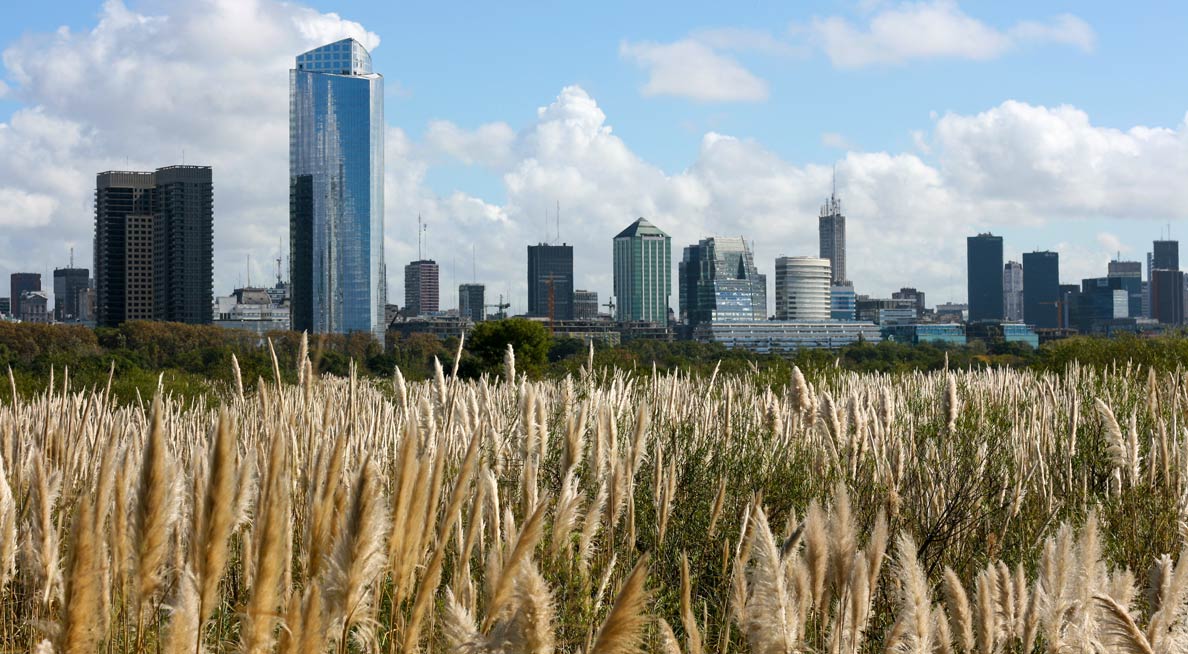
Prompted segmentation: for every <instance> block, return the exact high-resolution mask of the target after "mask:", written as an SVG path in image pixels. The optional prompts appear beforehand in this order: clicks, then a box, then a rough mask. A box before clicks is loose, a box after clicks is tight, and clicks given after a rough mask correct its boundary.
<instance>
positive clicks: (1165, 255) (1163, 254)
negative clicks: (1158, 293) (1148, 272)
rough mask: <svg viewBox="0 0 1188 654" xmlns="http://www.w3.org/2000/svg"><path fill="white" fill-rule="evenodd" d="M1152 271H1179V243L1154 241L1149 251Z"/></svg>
mask: <svg viewBox="0 0 1188 654" xmlns="http://www.w3.org/2000/svg"><path fill="white" fill-rule="evenodd" d="M1151 265H1152V270H1179V269H1180V242H1179V241H1155V244H1154V248H1152V251H1151Z"/></svg>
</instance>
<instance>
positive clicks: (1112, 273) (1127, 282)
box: [1107, 260, 1146, 318]
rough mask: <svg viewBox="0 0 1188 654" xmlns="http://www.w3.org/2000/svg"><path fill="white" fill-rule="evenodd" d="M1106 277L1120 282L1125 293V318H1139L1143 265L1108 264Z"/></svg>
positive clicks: (1141, 303) (1112, 262)
mask: <svg viewBox="0 0 1188 654" xmlns="http://www.w3.org/2000/svg"><path fill="white" fill-rule="evenodd" d="M1107 276H1108V277H1111V278H1118V279H1121V280H1122V285H1123V287H1124V288H1125V289H1126V293H1127V307H1128V308H1127V314H1128V315H1127V317H1128V318H1141V317H1143V316H1144V315H1146V313H1145V312H1144V310H1143V304H1144V302H1143V296H1144V290H1143V264H1142V262H1140V261H1118V260H1114V261H1111V262H1110V263H1109V268H1108V272H1107Z"/></svg>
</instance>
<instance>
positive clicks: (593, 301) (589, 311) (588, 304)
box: [573, 288, 598, 320]
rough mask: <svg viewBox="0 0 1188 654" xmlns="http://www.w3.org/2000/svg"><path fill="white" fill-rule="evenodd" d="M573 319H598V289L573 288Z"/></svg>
mask: <svg viewBox="0 0 1188 654" xmlns="http://www.w3.org/2000/svg"><path fill="white" fill-rule="evenodd" d="M573 319H574V320H597V319H598V291H585V290H582V289H580V288H579V289H575V290H574V292H573Z"/></svg>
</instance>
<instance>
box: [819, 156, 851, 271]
mask: <svg viewBox="0 0 1188 654" xmlns="http://www.w3.org/2000/svg"><path fill="white" fill-rule="evenodd" d="M817 235H818V237H819V240H820V246H821V248H820V255H821V258H822V259H828V260H829V266H830V274H831V275H832V281H833V283H834V284H838V285H842V284H845V282H846V217H845V215H844V214H842V207H841V198H839V197H837V182H836V180H834V188H833V194H832V195H830V196H829V200H827V201H826V202H825V204H823V205H821V215H820V217H819V218H818V219H817Z"/></svg>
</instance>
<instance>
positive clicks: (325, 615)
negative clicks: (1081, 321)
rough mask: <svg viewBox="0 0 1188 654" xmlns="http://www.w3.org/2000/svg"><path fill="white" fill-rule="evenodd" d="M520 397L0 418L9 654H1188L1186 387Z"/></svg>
mask: <svg viewBox="0 0 1188 654" xmlns="http://www.w3.org/2000/svg"><path fill="white" fill-rule="evenodd" d="M304 354H305V350H304V349H303V351H302V356H300V357H298V360H299V361H303V362H305V361H307V358H306V357H305V356H304ZM446 365H447V366H449V364H448V363H447V364H446ZM506 368H507V370H506V372H505V374H504V375H503V376H502V377H501V378H495V379H491V378H483V379H481V380H479V381H462V380H460V379H456V378H455V377H453V376H452V375H450V374H448V372H449V371H448V370H446V371H442V370H440V369H439V371H438V374H437V376H436V379H434V380H431V381H428V382H423V383H407V382H405V381H404V379H403V378H402V377H401V376H400V375H399V373H397V374H396V375H395V376H394V377H393V378H392V379H390V380H387V381H384V382H381V383H377V382H374V381H363V380H361V379H358V378H355V377H353V376H352V377H350V378H336V377H329V376H315V375H314V373H313V371H312V370H311V366H309V365H308V363H306V364H303V365H302V366H300V370H299V371H298V372H299V374H298V383H297V384H281V383H279V380H280V379H282V378H283V377H285V376H286V375H282V374H281V371H280V370H279V367H277V368H276V369H274V377H275V380H274V381H265V382H263V383H260V384H258V385H257V388H259V389H260V390H259V391H258V392H256V393H253V394H250V395H245V394H244V392H243V390H242V388H243V384H242V381H241V382H239V383H238V384H235V385H232V387H230V388H228V389H226V390H225V392H223V393H222V394H221V395H220V397H219V398H218V402H217V405H218V406H219V408H218V409H211V408H207V407H209V406H213V405H214V404H215V403H214V402H212V403H210V404H205V405H204V404H203V403H202V402H197V403H195V402H192V401H189V402H186V403H184V404H183V403H180V402H176V401H174V400H173V399H171V398H170V397H168V396H166V395H161V394H159V395H158V396H157V397H156V398H148V397H145V398H143V401H141V402H139V403H134V404H131V405H124V406H119V405H117V404H116V403H115V402H114V401H112V400H111V399H110V398H109V397H108V395H107V393H106V392H105V389H104V388H101V387H99V388H87V389H75V388H71V387H70V382H69V378H68V372H63V371H59V373H58V378H57V379H56V381H54V382H53V383H52V385H51V386H50V388H47V389H46V391H45V392H44V393H42V394H40V395H39V396H37V397H35V398H32V399H27V398H26V399H16V400H15V402H8V403H6V404H5V405H3V406H0V456H2V457H3V460H2V464H0V473H3V477H2V479H0V601H2V610H0V642H3V643H4V650H5V651H34V650H37V651H58V652H100V651H103V652H158V651H161V652H179V653H180V652H231V651H245V652H272V651H280V652H326V651H337V652H348V651H351V652H354V651H376V652H392V653H395V652H406V653H407V652H415V651H435V652H458V653H463V652H465V653H487V652H490V653H495V652H506V653H509V654H510V653H514V652H530V653H535V654H548V653H551V652H575V653H576V652H598V653H626V652H635V651H647V652H665V653H674V654H675V653H677V652H683V653H685V654H702V653H703V652H748V651H749V652H754V653H755V654H785V653H790V652H831V653H844V652H882V651H894V652H921V653H923V652H928V653H931V652H979V653H986V654H989V653H991V652H1159V653H1162V652H1183V651H1188V649H1186V648H1188V622H1186V621H1185V618H1186V615H1188V565H1186V564H1185V562H1186V561H1188V559H1185V558H1184V557H1183V556H1182V555H1181V554H1180V552H1181V548H1182V547H1183V544H1184V542H1185V541H1184V538H1183V532H1184V531H1185V528H1186V525H1185V520H1186V519H1188V436H1186V433H1185V428H1186V426H1188V425H1186V424H1185V418H1186V416H1188V413H1186V408H1188V388H1186V387H1185V384H1184V383H1183V379H1184V375H1183V371H1176V372H1167V373H1156V372H1155V371H1151V370H1148V369H1145V368H1137V367H1125V366H1117V367H1113V368H1107V369H1091V368H1088V367H1079V366H1076V365H1073V366H1070V367H1069V368H1068V369H1067V370H1066V371H1065V372H1063V373H1061V374H1046V373H1045V374H1041V373H1033V372H1022V371H1012V370H995V369H987V370H977V371H962V370H946V371H941V372H936V373H928V374H924V373H916V374H903V375H895V376H885V375H876V374H859V373H849V372H844V371H841V370H826V371H824V372H822V373H819V374H818V375H814V376H812V377H811V378H809V379H805V378H804V377H803V376H801V375H800V373H799V371H794V372H793V374H792V375H791V376H790V377H789V378H788V379H785V380H782V381H781V382H780V383H779V384H778V385H776V386H772V387H766V386H764V387H761V386H759V385H757V384H756V383H755V382H754V381H753V379H754V378H755V376H754V375H740V376H727V375H718V374H714V375H713V376H711V377H708V378H707V377H703V376H686V375H682V374H680V373H675V374H666V375H656V374H649V373H647V372H641V373H635V374H630V373H626V372H616V373H610V372H606V371H600V370H598V369H591V368H592V366H587V368H586V369H584V370H583V371H582V372H581V373H580V374H579V375H577V376H573V377H570V378H567V379H564V380H562V381H559V382H556V381H548V382H533V381H529V380H527V379H525V378H523V377H520V376H517V375H516V373H515V370H514V358H513V357H510V356H509V358H508V361H507V364H506ZM237 378H238V375H237ZM290 378H291V376H290ZM14 397H15V394H14ZM1169 554H1170V555H1171V556H1170V557H1169V556H1168V555H1169Z"/></svg>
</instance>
